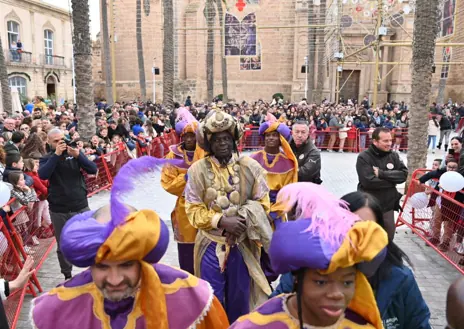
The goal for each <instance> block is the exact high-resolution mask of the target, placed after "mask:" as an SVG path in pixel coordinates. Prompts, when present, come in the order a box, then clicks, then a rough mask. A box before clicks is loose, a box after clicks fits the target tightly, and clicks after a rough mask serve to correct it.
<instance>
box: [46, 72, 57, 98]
mask: <svg viewBox="0 0 464 329" xmlns="http://www.w3.org/2000/svg"><path fill="white" fill-rule="evenodd" d="M56 90H57V85H56V79H55V78H54V77H53V76H51V75H50V76H49V77H48V78H47V98H49V99H52V98H56Z"/></svg>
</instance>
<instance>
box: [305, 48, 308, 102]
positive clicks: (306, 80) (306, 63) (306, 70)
mask: <svg viewBox="0 0 464 329" xmlns="http://www.w3.org/2000/svg"><path fill="white" fill-rule="evenodd" d="M304 65H305V98H306V99H308V56H305V58H304Z"/></svg>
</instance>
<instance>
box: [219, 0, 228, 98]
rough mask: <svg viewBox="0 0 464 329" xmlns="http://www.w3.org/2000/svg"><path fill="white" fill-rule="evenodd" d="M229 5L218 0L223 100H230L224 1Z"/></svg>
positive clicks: (222, 0)
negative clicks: (225, 43)
mask: <svg viewBox="0 0 464 329" xmlns="http://www.w3.org/2000/svg"><path fill="white" fill-rule="evenodd" d="M223 2H224V4H226V5H227V3H226V2H225V0H216V6H217V10H218V16H219V27H220V28H221V76H222V101H223V102H224V103H227V102H228V96H227V93H228V89H227V59H226V56H225V53H224V48H225V45H224V11H223V9H222V3H223Z"/></svg>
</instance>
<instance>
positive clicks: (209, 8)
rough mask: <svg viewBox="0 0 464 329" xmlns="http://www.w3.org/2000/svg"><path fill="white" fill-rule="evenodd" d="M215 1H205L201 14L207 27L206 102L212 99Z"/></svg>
mask: <svg viewBox="0 0 464 329" xmlns="http://www.w3.org/2000/svg"><path fill="white" fill-rule="evenodd" d="M214 1H215V0H206V5H205V9H204V10H203V14H204V15H205V18H206V24H207V26H208V41H207V42H206V90H207V91H208V101H210V102H211V101H212V100H213V98H214V18H215V17H216V10H215V8H214Z"/></svg>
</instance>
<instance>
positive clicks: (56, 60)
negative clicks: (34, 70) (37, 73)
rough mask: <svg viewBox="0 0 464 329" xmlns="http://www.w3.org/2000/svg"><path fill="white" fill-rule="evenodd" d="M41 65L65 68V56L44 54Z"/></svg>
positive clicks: (41, 57)
mask: <svg viewBox="0 0 464 329" xmlns="http://www.w3.org/2000/svg"><path fill="white" fill-rule="evenodd" d="M40 64H42V65H46V66H65V64H64V57H63V56H56V55H44V54H42V55H41V56H40Z"/></svg>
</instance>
